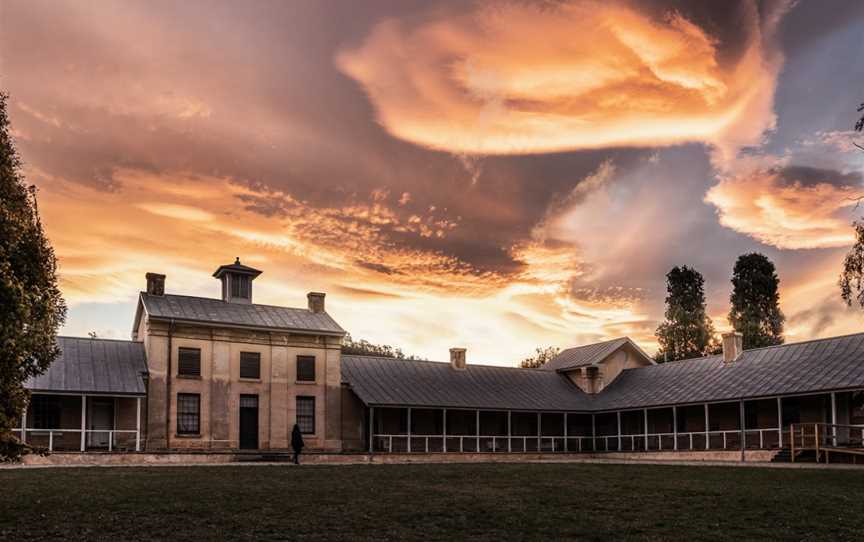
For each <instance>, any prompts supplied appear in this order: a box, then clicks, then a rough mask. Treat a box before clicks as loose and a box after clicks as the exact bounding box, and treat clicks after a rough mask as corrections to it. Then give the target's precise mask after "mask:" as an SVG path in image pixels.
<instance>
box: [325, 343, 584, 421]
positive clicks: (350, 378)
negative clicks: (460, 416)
mask: <svg viewBox="0 0 864 542" xmlns="http://www.w3.org/2000/svg"><path fill="white" fill-rule="evenodd" d="M342 380H343V382H346V383H348V384H350V386H351V389H352V390H354V393H356V394H357V396H358V397H359V398H360V400H361V401H363V402H364V403H366V404H367V405H375V406H378V405H401V406H418V407H448V408H480V409H503V410H544V411H558V410H562V411H563V410H583V409H585V408H587V407H588V396H587V395H586V394H585V393H583V392H582V391H581V390H580V389H579V388H577V387H576V386H575V385H573V384H572V383H570V381H569V380H568V379H567V377H565V376H563V375H560V374H558V373H555V372H552V371H541V370H538V369H518V368H515V367H492V366H488V365H469V366H468V368H467V369H465V370H457V369H453V368H452V367H450V364H449V363H442V362H436V361H407V360H400V359H392V358H377V357H367V356H342Z"/></svg>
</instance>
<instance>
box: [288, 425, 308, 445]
mask: <svg viewBox="0 0 864 542" xmlns="http://www.w3.org/2000/svg"><path fill="white" fill-rule="evenodd" d="M305 445H306V444H305V443H304V442H303V433H301V432H300V427H299V426H297V425H295V426H294V429H293V430H291V447H292V448H294V449H295V450H298V451H299V450H302V449H303V446H305Z"/></svg>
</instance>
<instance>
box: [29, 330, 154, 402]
mask: <svg viewBox="0 0 864 542" xmlns="http://www.w3.org/2000/svg"><path fill="white" fill-rule="evenodd" d="M57 344H58V346H59V347H60V356H59V357H58V358H57V359H56V360H55V361H54V363H52V364H51V366H50V367H48V370H47V371H46V372H45V373H44V374H41V375H39V376H37V377H35V378H31V379H29V380H28V381H27V382H26V383H25V384H24V386H25V387H26V388H27V389H29V390H33V391H54V392H78V393H110V394H123V395H129V394H131V395H144V394H145V393H146V388H145V387H144V379H143V378H142V376H141V373H146V372H147V361H146V359H145V355H144V344H143V343H140V342H133V341H115V340H107V339H90V338H80V337H57Z"/></svg>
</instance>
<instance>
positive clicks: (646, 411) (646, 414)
mask: <svg viewBox="0 0 864 542" xmlns="http://www.w3.org/2000/svg"><path fill="white" fill-rule="evenodd" d="M643 412H644V413H645V427H644V429H645V431H644V433H645V451H646V452H647V451H648V409H647V408H645V409H643Z"/></svg>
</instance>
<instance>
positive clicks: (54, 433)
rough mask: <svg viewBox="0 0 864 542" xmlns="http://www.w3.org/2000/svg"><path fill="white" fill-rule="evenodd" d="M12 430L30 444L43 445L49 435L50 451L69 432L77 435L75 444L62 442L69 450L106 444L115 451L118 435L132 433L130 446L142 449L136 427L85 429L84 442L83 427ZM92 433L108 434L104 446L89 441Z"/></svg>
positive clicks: (99, 446) (110, 449) (100, 446)
mask: <svg viewBox="0 0 864 542" xmlns="http://www.w3.org/2000/svg"><path fill="white" fill-rule="evenodd" d="M12 431H13V433H17V435H18V438H19V439H20V440H22V441H23V442H26V443H28V444H38V445H42V443H43V442H44V439H45V437H48V442H47V446H46V448H47V449H48V451H49V452H53V451H54V448H55V444H56V443H57V442H58V441H60V442H61V443H62V442H63V441H64V437H65V435H67V434H69V435H75V440H74V446H73V445H68V446H63V445H62V444H61V447H63V448H66V449H69V450H80V451H82V452H83V451H86V449H87V448H104V447H105V446H107V448H108V451H109V452H113V451H114V450H115V448H118V445H117V442H118V440H117V436H118V435H130V436H131V437H132V438H131V439H130V440H131V442H130V443H129V446H128V448H134V450H135V451H136V452H137V451H140V449H141V436H140V434H139V433H138V431H136V430H134V429H85V430H84V435H85V436H84V441H83V442H82V439H81V429H35V428H32V427H28V428H26V429H23V430H22V429H21V428H20V427H16V428H15V429H13V430H12ZM22 435H23V436H22ZM92 435H107V437H108V439H107V442H106V443H105V445H104V446H103V445H101V443H100V444H92V443H90V442H87V436H92ZM34 439H35V442H34ZM119 448H127V446H119Z"/></svg>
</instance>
